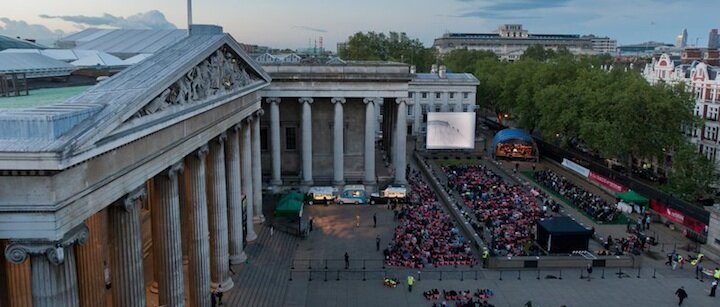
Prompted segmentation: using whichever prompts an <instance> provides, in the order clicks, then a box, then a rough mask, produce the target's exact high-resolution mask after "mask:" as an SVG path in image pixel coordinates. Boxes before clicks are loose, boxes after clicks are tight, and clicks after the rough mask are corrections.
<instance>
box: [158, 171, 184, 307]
mask: <svg viewBox="0 0 720 307" xmlns="http://www.w3.org/2000/svg"><path fill="white" fill-rule="evenodd" d="M182 170H183V165H182V163H177V164H175V165H173V166H171V167H169V168H168V169H166V170H165V171H163V172H161V173H160V174H158V175H156V176H155V178H154V180H153V183H154V189H155V193H154V194H155V197H157V198H156V201H153V206H152V208H150V214H151V216H152V236H153V256H154V258H155V259H154V260H155V265H154V267H153V268H154V269H155V270H157V272H158V274H157V283H158V291H159V292H158V304H160V306H163V305H167V306H185V286H184V280H183V264H182V246H181V236H180V196H179V195H180V193H179V187H178V176H179V173H180V172H182Z"/></svg>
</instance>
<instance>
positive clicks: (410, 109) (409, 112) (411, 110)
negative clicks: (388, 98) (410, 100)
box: [407, 105, 415, 116]
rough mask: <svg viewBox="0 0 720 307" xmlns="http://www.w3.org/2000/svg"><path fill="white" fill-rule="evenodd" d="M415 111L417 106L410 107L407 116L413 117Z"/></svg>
mask: <svg viewBox="0 0 720 307" xmlns="http://www.w3.org/2000/svg"><path fill="white" fill-rule="evenodd" d="M414 109H415V106H414V105H409V106H408V108H407V115H408V116H413V110H414Z"/></svg>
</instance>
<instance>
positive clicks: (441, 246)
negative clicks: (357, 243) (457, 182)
mask: <svg viewBox="0 0 720 307" xmlns="http://www.w3.org/2000/svg"><path fill="white" fill-rule="evenodd" d="M408 187H409V191H408V194H407V195H408V197H407V198H408V205H407V206H405V207H404V208H403V209H402V212H400V214H399V215H398V220H399V225H398V226H397V227H395V235H394V237H393V240H392V242H390V243H389V244H388V248H386V249H385V250H384V251H383V253H384V255H385V262H386V264H387V265H391V266H403V267H409V268H424V267H425V266H427V265H433V266H436V267H437V266H456V265H474V264H475V262H476V261H477V260H476V259H475V257H473V255H472V250H471V249H470V245H469V244H468V243H466V242H465V238H464V237H463V236H462V235H461V234H460V231H459V230H458V228H457V227H456V226H455V225H453V223H452V220H451V218H450V216H449V215H448V214H447V213H445V212H444V211H443V209H442V207H441V206H440V204H439V202H438V200H437V198H436V197H435V194H434V193H433V191H432V190H431V189H430V187H429V186H428V185H427V183H425V182H424V180H423V179H422V176H421V174H420V172H418V171H417V170H414V169H413V170H410V171H409V172H408Z"/></svg>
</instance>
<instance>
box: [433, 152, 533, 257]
mask: <svg viewBox="0 0 720 307" xmlns="http://www.w3.org/2000/svg"><path fill="white" fill-rule="evenodd" d="M443 169H444V171H445V173H446V174H447V175H448V186H449V187H450V188H451V189H453V190H456V191H458V192H459V193H460V194H461V195H462V198H463V201H464V202H465V205H466V206H467V207H468V208H469V209H470V210H472V211H473V214H474V215H475V218H476V219H477V220H478V221H479V222H480V223H484V226H485V228H487V229H488V230H489V231H490V236H491V244H490V246H491V247H492V252H493V253H494V254H495V255H501V256H524V255H532V254H534V253H535V252H536V249H535V248H534V244H533V238H534V237H535V234H534V231H535V225H536V224H537V221H538V220H540V219H542V218H544V217H546V216H547V212H546V211H543V210H542V209H541V208H540V206H539V205H538V202H537V199H536V198H535V196H532V195H530V194H529V193H527V192H525V190H524V189H523V188H522V187H521V186H518V185H511V184H508V183H506V182H505V181H504V180H503V179H502V178H501V177H500V176H498V175H497V174H495V173H494V172H492V171H491V170H489V169H488V168H486V167H485V166H483V165H456V166H449V167H444V168H443ZM538 197H541V195H539V194H538ZM474 226H475V225H474ZM476 229H477V228H476Z"/></svg>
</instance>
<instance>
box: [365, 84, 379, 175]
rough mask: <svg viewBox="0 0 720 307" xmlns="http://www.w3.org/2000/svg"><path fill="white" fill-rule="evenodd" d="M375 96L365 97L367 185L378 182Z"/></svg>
mask: <svg viewBox="0 0 720 307" xmlns="http://www.w3.org/2000/svg"><path fill="white" fill-rule="evenodd" d="M374 100H375V99H374V98H365V99H363V102H364V103H365V180H363V183H365V184H366V185H375V184H377V182H376V180H375V105H374Z"/></svg>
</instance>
